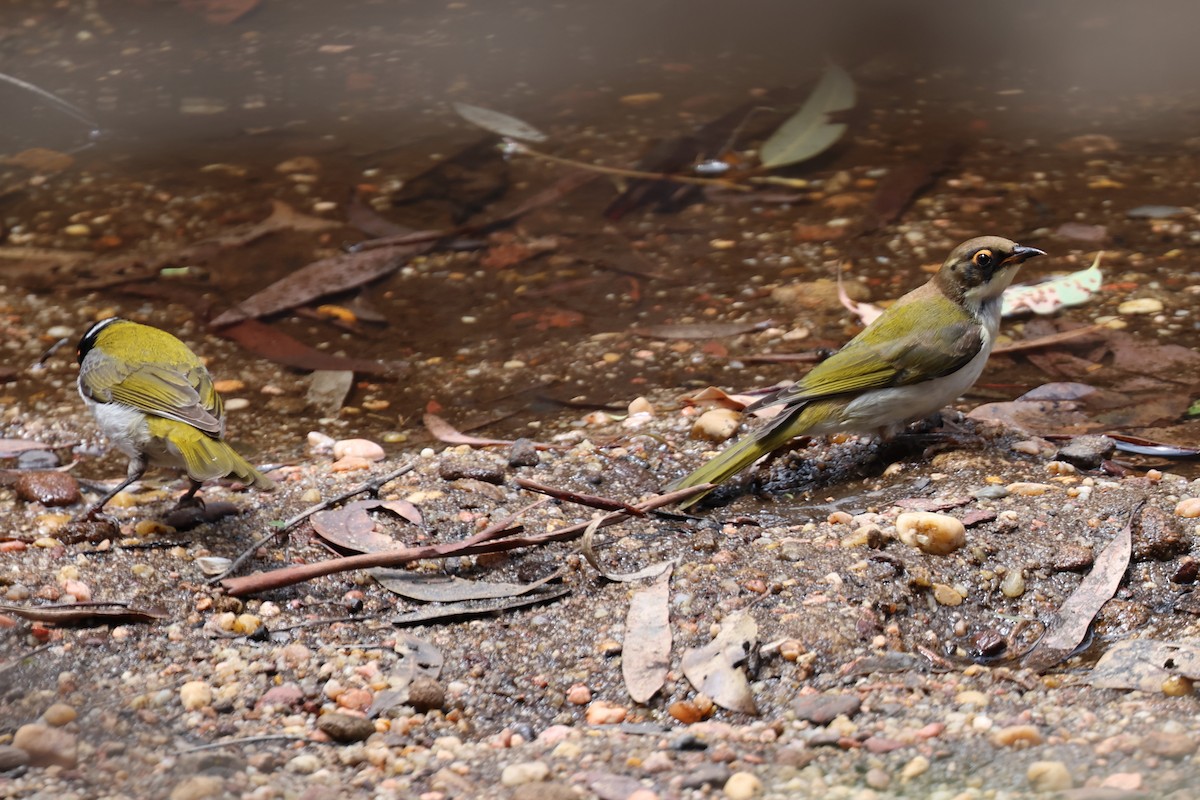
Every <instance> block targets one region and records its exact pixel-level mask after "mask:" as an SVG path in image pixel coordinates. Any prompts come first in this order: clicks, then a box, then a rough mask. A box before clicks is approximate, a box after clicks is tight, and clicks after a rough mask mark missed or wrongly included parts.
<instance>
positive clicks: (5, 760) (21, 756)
mask: <svg viewBox="0 0 1200 800" xmlns="http://www.w3.org/2000/svg"><path fill="white" fill-rule="evenodd" d="M28 763H29V753H26V752H25V751H24V750H22V749H21V748H19V747H14V746H12V745H11V744H0V772H8V771H9V770H12V769H16V768H17V767H23V766H25V765H26V764H28Z"/></svg>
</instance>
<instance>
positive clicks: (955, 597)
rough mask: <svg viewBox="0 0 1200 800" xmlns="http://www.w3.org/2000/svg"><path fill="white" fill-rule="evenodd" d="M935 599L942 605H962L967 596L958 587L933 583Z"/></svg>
mask: <svg viewBox="0 0 1200 800" xmlns="http://www.w3.org/2000/svg"><path fill="white" fill-rule="evenodd" d="M933 599H934V600H936V601H937V602H938V605H940V606H950V607H954V606H961V605H962V603H963V600H965V599H966V597H965V596H964V595H963V593H962V592H960V591H959V590H958V589H955V588H954V587H953V586H949V585H947V584H944V583H935V584H934V585H933Z"/></svg>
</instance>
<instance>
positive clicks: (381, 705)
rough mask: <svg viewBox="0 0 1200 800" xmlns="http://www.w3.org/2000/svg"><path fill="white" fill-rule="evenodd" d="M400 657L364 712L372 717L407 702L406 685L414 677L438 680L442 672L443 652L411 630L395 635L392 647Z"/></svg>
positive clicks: (407, 689) (407, 691) (408, 684)
mask: <svg viewBox="0 0 1200 800" xmlns="http://www.w3.org/2000/svg"><path fill="white" fill-rule="evenodd" d="M394 650H395V651H396V655H397V656H399V657H400V663H399V664H397V665H396V666H395V667H393V668H392V669H391V670H390V671H389V673H388V678H389V680H388V688H387V689H384V690H383V691H382V692H379V693H377V694H376V695H375V698H374V699H373V700H372V701H371V707H370V708H368V709H367V716H368V717H369V718H371V719H374V718H376V717H378V716H380V715H381V714H383V713H385V712H386V711H388V710H389V709H392V708H395V707H397V706H402V705H407V704H408V701H409V698H410V694H409V688H408V687H409V686H410V685H411V684H412V682H413V681H414V680H416V679H417V678H428V679H429V680H437V678H438V676H439V675H441V674H442V665H443V664H444V663H445V660H446V658H445V656H443V655H442V651H441V650H439V649H438V648H437V647H435V646H434V645H433V644H432V643H430V642H427V641H425V640H424V639H420V638H418V637H416V636H413V635H411V634H402V635H400V636H397V637H396V646H395V648H394Z"/></svg>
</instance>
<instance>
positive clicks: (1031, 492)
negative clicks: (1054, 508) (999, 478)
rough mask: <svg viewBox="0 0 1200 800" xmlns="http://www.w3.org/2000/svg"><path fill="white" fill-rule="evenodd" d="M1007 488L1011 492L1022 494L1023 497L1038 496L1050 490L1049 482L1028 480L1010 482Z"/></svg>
mask: <svg viewBox="0 0 1200 800" xmlns="http://www.w3.org/2000/svg"><path fill="white" fill-rule="evenodd" d="M1007 488H1008V493H1009V494H1015V495H1020V496H1021V497H1038V496H1040V495H1043V494H1045V493H1046V492H1048V491H1050V486H1049V484H1045V483H1030V482H1028V481H1017V482H1016V483H1010V484H1009V485H1008V487H1007Z"/></svg>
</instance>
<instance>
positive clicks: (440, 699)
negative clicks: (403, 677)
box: [408, 675, 446, 713]
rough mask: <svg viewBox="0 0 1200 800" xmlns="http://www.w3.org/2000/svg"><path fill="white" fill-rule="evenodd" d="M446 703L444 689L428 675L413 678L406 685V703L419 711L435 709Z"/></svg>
mask: <svg viewBox="0 0 1200 800" xmlns="http://www.w3.org/2000/svg"><path fill="white" fill-rule="evenodd" d="M445 704H446V690H445V689H443V688H442V685H441V684H440V683H438V682H437V681H436V680H434V679H433V678H431V677H429V676H428V675H421V676H419V677H417V678H415V679H414V680H413V682H412V684H411V685H410V686H409V687H408V705H410V706H412V707H413V708H414V709H416V710H417V711H419V712H421V713H425V712H426V711H436V710H437V709H439V708H441V707H442V706H444V705H445Z"/></svg>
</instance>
